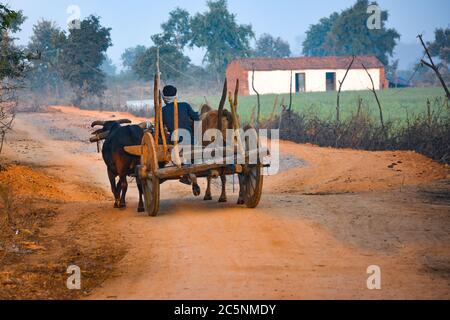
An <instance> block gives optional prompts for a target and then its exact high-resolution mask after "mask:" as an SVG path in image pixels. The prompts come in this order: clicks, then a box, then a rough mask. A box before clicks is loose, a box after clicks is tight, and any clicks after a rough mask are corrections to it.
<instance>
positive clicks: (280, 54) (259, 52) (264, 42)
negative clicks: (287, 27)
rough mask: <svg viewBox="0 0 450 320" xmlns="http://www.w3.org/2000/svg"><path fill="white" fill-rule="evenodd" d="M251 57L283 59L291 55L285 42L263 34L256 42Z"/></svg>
mask: <svg viewBox="0 0 450 320" xmlns="http://www.w3.org/2000/svg"><path fill="white" fill-rule="evenodd" d="M253 55H255V56H256V57H275V58H285V57H289V56H290V55H291V48H290V46H289V43H288V42H287V41H284V40H283V39H281V38H280V37H278V38H274V37H273V36H271V35H270V34H267V33H265V34H263V35H261V37H259V39H258V41H256V48H255V52H254V53H253Z"/></svg>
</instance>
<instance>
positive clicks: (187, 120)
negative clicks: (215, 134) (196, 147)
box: [162, 102, 200, 142]
mask: <svg viewBox="0 0 450 320" xmlns="http://www.w3.org/2000/svg"><path fill="white" fill-rule="evenodd" d="M173 111H174V110H173V103H169V104H167V105H165V106H164V107H163V109H162V114H163V121H164V125H165V126H166V127H167V129H169V132H170V133H172V132H173V131H174V128H173V119H174V114H173V113H174V112H173ZM194 121H200V116H199V114H198V113H197V112H195V111H194V109H192V107H191V106H190V105H189V104H188V103H186V102H179V103H178V128H179V129H185V130H188V131H189V132H190V134H191V140H192V141H193V139H194V133H193V122H194ZM180 142H181V141H180Z"/></svg>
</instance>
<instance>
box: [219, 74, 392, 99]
mask: <svg viewBox="0 0 450 320" xmlns="http://www.w3.org/2000/svg"><path fill="white" fill-rule="evenodd" d="M368 71H369V73H370V75H371V76H372V78H373V81H374V84H375V89H376V90H379V89H381V88H383V87H384V82H385V80H384V79H383V78H384V69H383V68H381V69H368ZM327 72H335V73H336V90H337V89H338V88H339V81H342V79H343V78H344V75H345V72H346V70H343V69H342V70H293V71H292V90H293V92H295V74H296V73H305V83H306V92H323V91H326V79H325V75H326V73H327ZM227 74H228V73H227ZM244 78H246V80H247V82H248V83H247V86H246V87H248V88H249V90H248V93H249V94H250V95H254V94H256V93H255V92H254V91H253V89H252V71H247V72H246V76H245V77H244ZM290 78H291V71H289V70H287V71H286V70H282V71H281V70H278V71H255V88H256V90H258V92H259V93H260V94H271V93H275V94H283V93H289V91H290V81H291V79H290ZM241 81H242V78H241ZM368 88H372V83H371V82H370V79H369V77H368V76H367V73H366V71H365V70H364V69H352V70H350V71H349V73H348V75H347V78H346V79H345V82H344V84H343V86H342V90H343V91H350V90H354V91H357V90H367V89H368ZM242 94H243V95H245V93H244V92H242Z"/></svg>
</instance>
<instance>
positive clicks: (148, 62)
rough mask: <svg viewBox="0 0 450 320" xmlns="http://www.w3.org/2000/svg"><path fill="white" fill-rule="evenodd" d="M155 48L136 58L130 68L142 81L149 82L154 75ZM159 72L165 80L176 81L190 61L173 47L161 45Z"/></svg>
mask: <svg viewBox="0 0 450 320" xmlns="http://www.w3.org/2000/svg"><path fill="white" fill-rule="evenodd" d="M157 50H158V48H157V47H156V46H152V47H150V48H148V49H147V50H146V51H145V52H144V53H143V54H141V55H139V56H138V57H136V61H135V63H134V65H133V67H132V70H133V72H134V73H135V74H136V75H137V76H138V77H139V78H140V79H142V80H146V81H151V80H153V76H154V74H155V66H156V57H157ZM159 56H160V72H161V76H162V77H164V78H165V79H176V78H178V77H179V76H180V72H185V71H186V70H187V68H188V66H189V63H190V59H189V58H188V57H186V56H185V55H184V54H183V53H182V52H181V51H180V50H178V49H177V48H176V47H175V46H171V45H163V46H161V47H159Z"/></svg>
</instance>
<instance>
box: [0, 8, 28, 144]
mask: <svg viewBox="0 0 450 320" xmlns="http://www.w3.org/2000/svg"><path fill="white" fill-rule="evenodd" d="M24 20H25V17H24V16H23V14H22V12H21V11H14V10H11V9H9V8H8V7H7V6H5V5H2V4H0V85H1V87H0V153H1V151H2V149H3V142H4V140H5V135H6V133H7V132H8V131H9V130H11V129H12V125H13V121H14V115H13V112H12V110H13V109H14V107H15V106H16V105H17V96H16V94H15V91H16V89H17V83H16V82H17V80H18V79H20V78H22V76H23V74H24V71H25V67H26V65H27V60H28V57H29V56H28V55H26V54H25V52H24V51H23V50H21V49H20V48H18V47H17V46H15V45H14V41H13V40H14V39H13V38H11V34H13V33H15V32H17V31H19V30H20V25H21V24H22V23H23V22H24Z"/></svg>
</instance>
